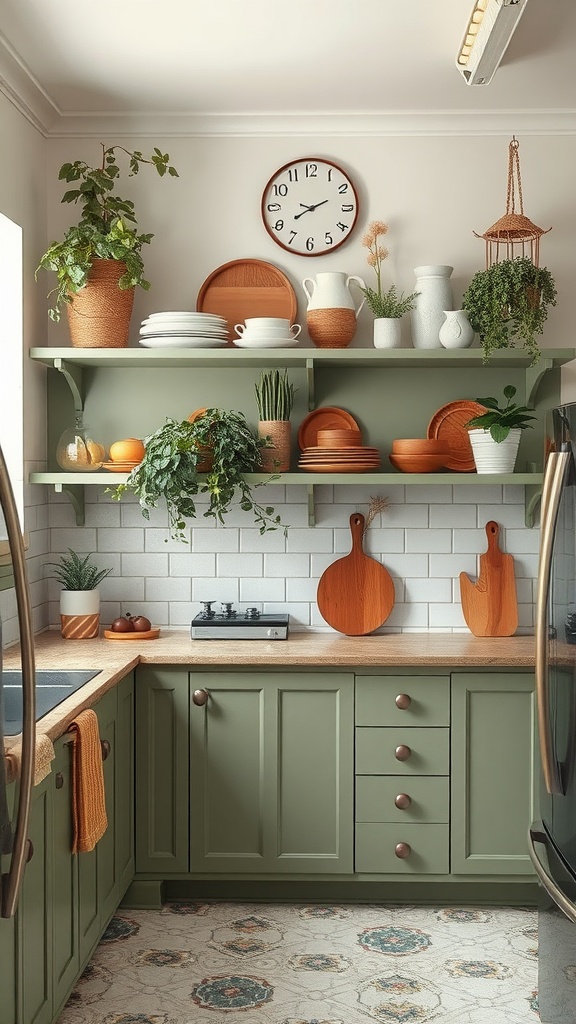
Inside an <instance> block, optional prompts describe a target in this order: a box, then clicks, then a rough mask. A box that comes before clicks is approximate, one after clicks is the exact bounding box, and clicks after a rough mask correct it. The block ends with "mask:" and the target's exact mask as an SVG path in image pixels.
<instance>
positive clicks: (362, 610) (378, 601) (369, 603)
mask: <svg viewBox="0 0 576 1024" xmlns="http://www.w3.org/2000/svg"><path fill="white" fill-rule="evenodd" d="M350 531H351V533H352V550H351V551H350V554H349V555H346V557H345V558H339V559H338V561H337V562H333V563H332V565H329V566H328V568H327V569H325V571H324V572H323V573H322V576H321V577H320V582H319V584H318V595H317V601H318V608H319V610H320V614H321V615H322V618H324V619H325V620H326V622H327V623H328V625H329V626H332V627H333V629H337V630H338V632H339V633H346V635H347V636H365V634H366V633H372V631H373V630H375V629H378V627H379V626H381V625H382V623H384V622H385V621H386V619H387V618H388V616H389V615H390V612H391V611H392V608H393V607H394V584H393V582H392V577H391V576H390V573H389V572H388V570H387V569H386V568H384V566H383V565H381V564H380V562H377V561H376V560H375V559H374V558H370V556H369V555H367V554H365V553H364V551H363V549H362V536H363V533H364V516H363V515H361V514H360V513H359V512H354V513H353V514H352V515H351V516H350Z"/></svg>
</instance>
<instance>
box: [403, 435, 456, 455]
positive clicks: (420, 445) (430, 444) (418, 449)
mask: <svg viewBox="0 0 576 1024" xmlns="http://www.w3.org/2000/svg"><path fill="white" fill-rule="evenodd" d="M392 452H393V454H394V455H448V454H449V452H450V445H449V444H447V443H446V441H437V440H436V439H435V438H431V437H400V438H397V439H396V440H395V441H392Z"/></svg>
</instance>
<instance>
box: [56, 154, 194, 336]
mask: <svg viewBox="0 0 576 1024" xmlns="http://www.w3.org/2000/svg"><path fill="white" fill-rule="evenodd" d="M117 150H120V151H121V152H123V153H125V154H126V156H127V157H128V158H129V167H130V170H129V172H128V173H129V176H132V175H134V174H137V173H138V171H139V168H140V167H141V165H142V164H151V165H152V167H154V168H155V169H156V171H157V172H158V174H159V175H160V177H163V176H164V175H165V174H166V173H168V174H169V175H172V176H175V177H177V176H178V172H177V171H176V169H175V168H174V167H172V166H171V165H170V164H169V162H168V161H169V159H170V157H169V155H168V153H162V152H161V151H160V150H159V149H156V148H155V149H154V151H153V153H152V154H151V156H150V157H144V156H143V155H142V153H141V152H139V151H135V152H133V153H132V152H129V151H128V150H125V149H124V148H123V147H122V146H109V147H107V148H106V147H104V145H103V146H102V163H101V165H100V167H90V166H89V165H88V164H87V163H85V161H84V160H75V161H74V163H65V164H63V165H62V167H61V168H60V173H59V175H58V177H59V179H60V180H61V181H65V182H67V183H68V184H70V183H73V184H75V187H73V188H70V189H68V190H67V191H66V192H65V193H64V195H63V197H62V202H63V203H80V206H81V210H82V212H81V215H80V220H79V222H78V224H76V225H73V226H72V227H70V228H68V230H67V231H66V234H65V235H64V238H63V239H62V241H60V242H53V243H52V245H50V247H49V248H48V249H47V251H46V252H45V253H44V255H43V256H42V258H41V260H40V263H39V265H38V268H37V270H36V275H38V271H39V270H40V269H43V270H52V271H54V272H55V273H56V276H57V284H56V287H55V288H54V289H53V290H52V291H51V292H50V293H49V297H50V296H52V295H55V298H54V302H53V305H52V306H51V308H50V309H49V311H48V312H49V316H50V318H51V319H52V320H55V321H58V320H59V319H60V313H61V309H62V306H65V307H66V311H67V313H68V326H69V329H70V337H71V340H72V345H73V346H75V347H80V348H122V347H125V346H126V345H127V344H128V331H129V326H130V317H131V315H132V306H133V303H134V289H135V287H136V285H139V286H140V287H141V288H144V289H148V288H149V287H150V283H149V281H146V279H145V278H144V262H143V259H142V254H141V250H142V247H143V246H144V245H147V244H148V243H149V242H150V240H151V239H152V238H153V237H154V236H153V235H151V234H140V233H138V231H137V229H136V226H135V225H136V216H135V213H134V203H133V202H132V201H131V200H130V199H121V198H120V197H119V196H117V195H116V194H115V192H114V188H115V185H116V181H117V178H118V176H119V174H120V168H119V166H118V163H117V158H116V151H117Z"/></svg>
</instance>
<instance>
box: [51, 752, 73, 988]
mask: <svg viewBox="0 0 576 1024" xmlns="http://www.w3.org/2000/svg"><path fill="white" fill-rule="evenodd" d="M54 753H55V759H54V761H53V762H52V774H51V775H50V776H49V784H50V788H51V790H52V806H53V827H52V850H51V857H52V924H51V933H52V957H53V963H52V978H53V1003H54V1007H58V1006H60V1005H61V1003H62V1002H63V1001H64V1000H65V999H66V997H67V995H68V993H69V991H70V989H71V988H72V986H73V984H74V982H75V980H76V978H77V976H78V972H79V969H80V949H79V921H78V857H77V855H76V854H74V853H72V816H71V800H72V761H71V746H70V742H69V739H68V738H67V737H66V736H63V737H61V738H60V739H59V740H57V741H56V743H55V744H54Z"/></svg>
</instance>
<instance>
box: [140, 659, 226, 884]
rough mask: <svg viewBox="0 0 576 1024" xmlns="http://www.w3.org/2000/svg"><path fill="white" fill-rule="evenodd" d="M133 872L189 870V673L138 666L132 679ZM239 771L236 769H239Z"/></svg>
mask: <svg viewBox="0 0 576 1024" xmlns="http://www.w3.org/2000/svg"><path fill="white" fill-rule="evenodd" d="M135 705H136V871H137V872H146V873H156V874H160V875H166V874H174V873H181V872H187V871H188V867H189V863H188V862H189V852H188V850H189V799H190V798H189V782H188V778H189V770H188V764H189V714H190V713H189V703H188V672H187V670H186V669H182V668H178V667H176V666H163V667H161V668H158V667H154V666H148V665H141V666H139V668H138V669H137V673H136V691H135ZM238 768H239V770H241V766H238Z"/></svg>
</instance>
